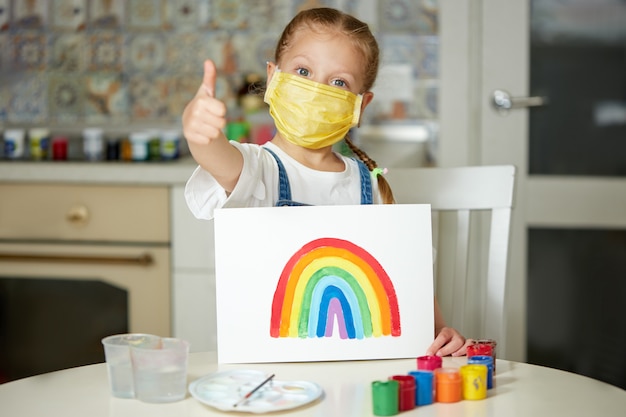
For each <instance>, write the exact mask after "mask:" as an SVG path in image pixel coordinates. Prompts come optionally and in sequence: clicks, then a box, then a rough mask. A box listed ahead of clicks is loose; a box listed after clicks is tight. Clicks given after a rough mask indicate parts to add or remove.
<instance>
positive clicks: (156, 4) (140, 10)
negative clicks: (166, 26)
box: [126, 0, 164, 30]
mask: <svg viewBox="0 0 626 417" xmlns="http://www.w3.org/2000/svg"><path fill="white" fill-rule="evenodd" d="M126 7H127V16H128V19H127V21H128V27H129V28H130V29H135V30H137V29H148V30H150V29H159V28H161V27H162V26H163V15H164V7H163V4H162V3H161V0H126Z"/></svg>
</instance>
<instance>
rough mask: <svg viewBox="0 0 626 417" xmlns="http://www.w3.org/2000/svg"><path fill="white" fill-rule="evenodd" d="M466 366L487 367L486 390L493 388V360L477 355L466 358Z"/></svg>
mask: <svg viewBox="0 0 626 417" xmlns="http://www.w3.org/2000/svg"><path fill="white" fill-rule="evenodd" d="M467 364H468V365H486V366H487V389H491V388H493V358H492V357H491V356H487V355H477V356H472V357H469V358H467Z"/></svg>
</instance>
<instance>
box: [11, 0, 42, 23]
mask: <svg viewBox="0 0 626 417" xmlns="http://www.w3.org/2000/svg"><path fill="white" fill-rule="evenodd" d="M12 6H13V21H12V26H14V27H16V28H20V29H41V28H43V27H45V26H46V25H47V23H48V13H47V12H48V8H47V6H48V1H47V0H13V4H12Z"/></svg>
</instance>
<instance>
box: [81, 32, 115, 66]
mask: <svg viewBox="0 0 626 417" xmlns="http://www.w3.org/2000/svg"><path fill="white" fill-rule="evenodd" d="M88 43H89V45H88V51H89V52H88V65H87V68H88V69H89V70H90V71H115V72H119V71H121V70H122V45H123V42H122V35H118V34H117V33H115V32H102V33H96V34H93V35H90V36H89V38H88Z"/></svg>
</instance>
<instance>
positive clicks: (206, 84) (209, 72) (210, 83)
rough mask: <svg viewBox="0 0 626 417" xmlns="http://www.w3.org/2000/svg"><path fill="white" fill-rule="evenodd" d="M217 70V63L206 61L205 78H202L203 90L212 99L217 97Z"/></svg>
mask: <svg viewBox="0 0 626 417" xmlns="http://www.w3.org/2000/svg"><path fill="white" fill-rule="evenodd" d="M216 78H217V69H216V68H215V63H214V62H213V61H211V60H210V59H207V60H206V61H204V76H203V77H202V88H203V89H204V91H206V93H207V94H208V95H209V96H210V97H215V79H216Z"/></svg>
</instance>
